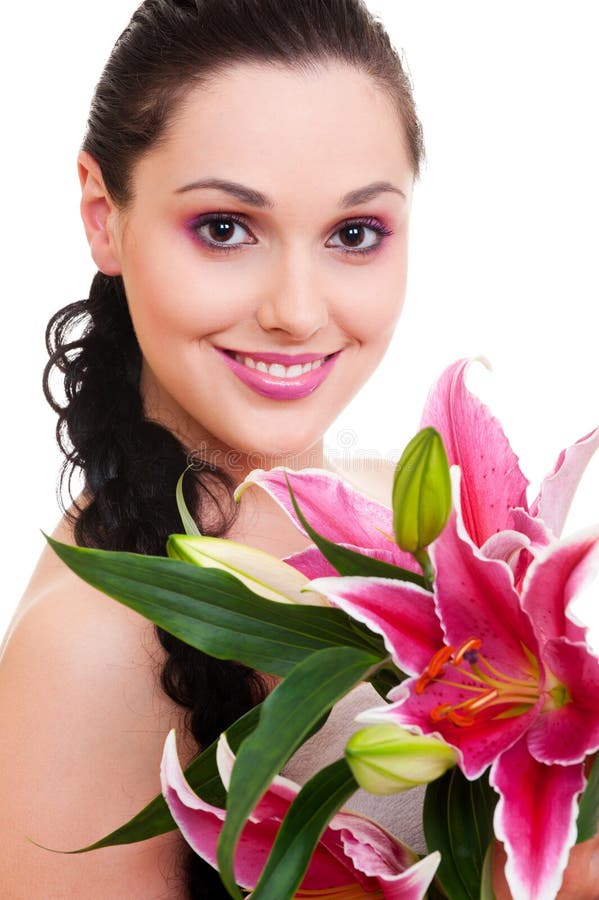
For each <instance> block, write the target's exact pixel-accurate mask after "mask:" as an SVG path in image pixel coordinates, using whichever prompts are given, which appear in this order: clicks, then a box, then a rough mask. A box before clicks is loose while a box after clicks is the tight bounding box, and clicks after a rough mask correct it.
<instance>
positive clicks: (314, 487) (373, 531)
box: [235, 466, 420, 578]
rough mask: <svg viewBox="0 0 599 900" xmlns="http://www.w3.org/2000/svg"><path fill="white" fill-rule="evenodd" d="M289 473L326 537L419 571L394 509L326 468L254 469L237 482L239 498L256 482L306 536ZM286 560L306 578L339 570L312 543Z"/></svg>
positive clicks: (309, 517) (300, 500)
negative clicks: (402, 544) (397, 532)
mask: <svg viewBox="0 0 599 900" xmlns="http://www.w3.org/2000/svg"><path fill="white" fill-rule="evenodd" d="M285 476H287V477H288V478H289V483H290V484H291V488H292V490H293V493H294V494H295V497H296V499H297V502H298V505H299V507H300V509H301V511H302V513H303V514H304V516H305V517H306V519H307V520H308V522H309V523H310V525H311V526H312V527H313V528H314V529H315V530H316V531H318V533H319V534H321V535H322V536H323V537H325V538H327V539H328V540H329V541H333V542H334V543H335V544H340V545H341V546H342V547H349V548H350V549H351V550H355V551H356V552H358V553H362V554H364V555H366V556H371V557H373V558H375V559H380V560H383V561H384V562H388V563H391V564H392V565H395V566H400V567H401V568H403V569H407V570H408V571H410V572H414V573H417V574H420V566H419V565H418V564H417V563H416V561H415V560H414V557H413V556H412V555H411V554H410V553H404V551H403V550H400V549H399V547H398V546H397V544H396V543H395V540H394V537H393V514H392V511H391V508H390V507H387V506H384V505H383V504H382V503H379V502H378V501H377V500H375V499H373V498H372V497H369V496H368V495H367V494H365V493H362V492H361V491H359V490H357V489H356V488H354V487H353V486H352V485H350V484H349V483H348V482H347V481H344V480H343V478H341V477H340V476H339V475H335V474H334V473H333V472H329V471H327V470H326V469H314V468H306V469H300V470H299V471H295V470H294V469H288V468H286V467H285V466H275V467H274V468H272V469H270V470H269V471H265V470H264V469H254V470H253V471H252V472H250V474H249V475H248V476H247V478H245V480H244V481H242V482H241V484H240V485H239V486H238V488H237V490H236V492H235V498H236V499H239V497H240V496H241V494H242V493H243V492H244V491H245V490H246V489H247V488H248V487H249V486H250V485H252V484H255V485H257V486H258V487H261V488H262V489H263V490H265V491H266V492H267V493H268V494H270V496H271V497H272V498H273V500H274V501H275V502H276V503H278V504H279V506H280V507H281V508H282V509H283V510H284V511H285V512H286V513H287V515H288V516H289V518H290V519H291V521H292V522H293V524H294V525H295V526H296V527H297V528H298V529H299V530H300V531H301V532H302V534H304V535H306V532H305V530H304V528H303V526H302V525H301V523H300V521H299V519H298V517H297V515H296V512H295V510H294V508H293V503H292V502H291V497H290V495H289V489H288V487H287V482H286V480H285ZM390 502H391V492H389V503H390ZM306 536H307V535H306ZM283 561H284V562H286V563H288V564H289V565H291V566H293V567H294V568H295V569H298V570H299V571H300V572H302V574H304V575H305V576H306V577H307V578H319V577H324V576H327V575H337V571H336V570H335V569H334V568H333V566H332V565H331V564H330V563H329V562H328V561H327V560H326V559H325V557H324V556H323V555H322V553H321V552H320V550H319V549H318V548H317V547H315V546H314V545H313V546H311V547H308V548H307V549H306V550H301V551H300V552H299V553H293V554H292V555H291V556H288V557H286V558H285V559H284V560H283Z"/></svg>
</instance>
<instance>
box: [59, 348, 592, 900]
mask: <svg viewBox="0 0 599 900" xmlns="http://www.w3.org/2000/svg"><path fill="white" fill-rule="evenodd" d="M468 365H469V362H468V361H467V360H460V361H459V362H457V363H455V364H454V365H452V366H451V367H449V368H448V369H447V370H446V371H445V372H444V373H443V375H442V376H441V378H440V379H439V381H438V382H437V384H436V385H435V386H434V387H433V389H432V391H431V393H430V394H429V397H428V400H427V403H426V406H425V410H424V414H423V418H422V423H421V430H420V431H419V432H418V434H417V435H416V437H415V438H414V439H413V440H412V441H411V442H410V444H409V445H408V447H407V448H406V450H405V451H404V454H403V455H402V457H401V459H400V460H399V462H398V464H397V466H396V470H395V476H394V483H393V493H392V497H391V503H390V507H389V508H387V507H385V506H384V505H382V504H380V503H378V502H376V501H375V500H374V499H371V498H369V497H368V496H366V495H365V494H363V493H361V492H359V491H357V490H355V489H354V488H352V487H351V486H350V485H349V484H347V483H346V482H345V481H344V480H343V479H341V478H340V477H338V476H337V475H335V474H332V473H331V472H328V471H324V470H319V469H304V470H300V471H293V470H287V469H285V468H275V469H272V470H270V471H263V470H255V471H253V472H252V473H251V474H250V475H249V476H248V477H247V478H246V479H245V481H244V482H243V483H242V484H241V485H240V486H239V488H238V490H237V495H236V496H237V498H238V499H239V498H240V497H241V496H242V494H243V492H244V491H245V490H248V489H250V487H252V486H253V487H259V488H261V489H263V490H265V491H267V492H268V493H269V494H270V496H271V497H272V499H273V501H274V502H276V503H278V504H280V506H281V507H282V508H283V509H284V510H285V511H286V512H287V514H288V515H289V516H290V517H291V519H292V521H293V522H294V523H295V524H296V526H297V527H298V528H299V529H300V530H302V531H303V533H304V534H305V535H307V536H308V537H309V538H310V539H311V540H312V541H313V543H312V545H311V546H310V547H309V548H308V549H307V550H305V551H302V552H300V553H297V554H294V555H293V556H291V557H289V558H287V559H286V560H278V559H275V558H274V557H272V556H269V555H268V554H266V553H263V552H261V551H258V550H255V549H253V548H250V547H245V546H243V545H240V544H235V543H234V542H231V541H227V540H220V539H216V538H209V537H204V536H202V535H200V534H199V533H198V532H197V528H196V527H195V524H194V522H193V520H192V519H191V517H190V515H189V513H188V511H187V510H186V508H185V505H184V503H183V500H182V492H181V490H180V486H179V489H178V500H179V505H180V510H181V515H182V520H183V524H184V528H185V531H186V532H187V533H186V534H185V535H172V536H171V537H170V539H169V542H168V548H167V549H168V557H167V558H156V557H145V556H139V555H136V554H130V553H114V552H107V551H98V550H89V549H82V548H74V547H69V546H66V545H63V544H59V543H57V542H55V541H51V543H52V546H53V547H54V549H55V550H56V552H57V553H58V555H59V556H60V557H61V559H63V560H64V561H65V563H66V564H67V565H69V566H70V567H71V568H72V569H73V570H74V571H76V572H77V573H78V574H79V575H80V576H81V577H82V578H84V579H85V580H86V581H88V582H90V583H91V584H93V585H94V586H95V587H97V588H99V589H101V590H103V591H105V592H106V593H107V594H109V595H110V596H111V597H113V598H115V599H116V600H119V601H120V602H122V603H125V604H127V605H128V606H130V607H132V608H133V609H135V610H137V611H138V612H140V613H141V614H143V615H144V616H146V617H147V618H149V619H151V620H152V621H153V622H155V623H156V624H157V625H159V626H160V627H162V628H164V629H166V630H168V631H169V632H171V633H172V634H174V635H176V636H177V637H179V638H181V639H182V640H184V641H186V642H187V643H188V644H191V645H192V646H194V647H197V648H199V649H201V650H203V651H205V652H207V653H209V654H211V655H213V656H217V657H220V658H228V659H235V660H238V661H240V662H243V663H245V664H247V665H249V666H252V667H253V668H256V669H259V670H261V671H263V672H267V673H270V674H272V675H275V676H278V677H279V678H280V679H281V680H280V681H279V683H278V685H277V687H276V688H275V689H274V690H273V691H272V693H271V694H270V695H269V696H268V697H267V699H266V700H264V701H263V703H261V704H260V705H259V706H258V707H256V708H254V709H252V710H251V711H250V712H249V713H247V714H246V715H245V716H243V718H241V719H239V720H238V721H237V722H236V723H234V724H233V725H232V726H231V727H230V728H229V729H228V730H227V732H226V733H225V734H223V735H221V737H220V739H219V740H218V741H217V742H216V743H215V744H214V745H212V746H210V747H208V748H206V749H205V750H204V751H203V752H202V753H201V754H200V755H199V756H197V757H196V759H195V760H194V761H193V762H192V763H191V765H190V766H189V767H188V768H187V770H186V771H185V772H183V771H182V770H181V767H180V765H179V761H178V758H177V750H176V742H175V735H174V733H171V734H170V735H169V737H168V739H167V741H166V745H165V750H164V757H163V765H162V773H161V774H162V786H163V792H162V795H160V796H158V797H157V798H155V800H154V801H152V803H150V804H149V805H148V806H147V807H146V808H145V809H144V810H141V811H140V813H139V814H138V815H137V816H136V817H135V818H134V819H132V820H131V821H130V822H128V823H126V824H125V825H123V826H122V827H121V828H119V829H118V830H117V831H115V832H113V833H112V834H110V835H108V836H107V837H105V838H103V839H101V840H99V841H98V842H97V843H95V844H94V845H92V846H91V847H88V848H85V849H87V850H91V849H95V848H99V847H103V846H109V845H112V844H117V843H127V842H132V841H139V840H144V839H146V838H148V837H151V836H153V835H156V834H159V833H162V832H165V831H167V830H169V829H173V828H175V827H179V829H180V830H181V832H182V834H183V835H184V837H185V838H186V840H187V841H188V842H189V844H190V845H191V846H192V847H193V849H194V850H195V851H196V852H197V853H199V854H200V855H201V856H202V857H204V858H205V859H206V860H207V861H208V862H210V863H211V864H212V865H213V866H215V867H217V868H218V869H219V872H220V875H221V878H222V881H223V883H224V884H225V886H226V887H227V889H228V891H229V893H230V895H231V896H232V897H237V898H241V896H242V893H241V891H243V892H247V891H251V892H252V893H251V896H252V897H253V898H254V900H266V898H270V900H287V898H292V897H294V898H309V897H328V898H338V900H341V898H347V900H349V898H359V897H364V898H375V897H384V898H387V900H391V898H392V900H399V898H420V897H423V896H425V895H426V894H427V891H429V890H430V891H431V895H434V896H446V897H449V898H452V900H457V898H470V897H472V898H478V897H482V898H485V897H487V898H492V897H493V889H492V879H491V867H492V854H493V848H494V844H495V839H498V840H500V841H502V842H503V844H504V847H505V852H506V854H507V863H506V867H505V875H506V880H507V883H508V885H509V888H510V890H511V892H512V894H513V896H514V897H516V898H518V900H520V898H531V900H532V898H534V900H541V898H553V897H555V896H556V894H557V892H558V890H559V887H560V884H561V881H562V877H563V872H564V870H565V867H566V865H567V862H568V857H569V854H570V851H571V849H572V847H573V846H574V844H575V843H576V842H577V841H582V840H585V839H587V838H589V837H591V836H592V835H593V834H594V833H595V831H596V829H597V824H598V819H599V763H597V762H596V761H595V759H594V754H595V752H596V751H597V749H598V748H599V705H598V704H597V696H598V695H599V659H598V658H597V656H596V655H595V654H594V653H593V651H592V650H591V648H590V646H589V643H588V641H587V634H586V629H585V627H584V626H583V624H581V623H580V622H579V621H577V619H576V618H575V616H574V615H573V613H572V612H571V603H572V601H573V600H574V599H575V597H576V596H577V594H578V592H579V591H581V590H582V589H583V587H584V586H585V585H586V584H587V583H588V582H589V579H590V578H591V577H592V576H593V575H594V573H595V569H596V566H597V561H598V560H599V526H595V527H593V528H589V529H588V530H585V531H583V532H581V533H578V534H576V535H573V536H570V537H566V538H561V537H560V535H561V531H562V528H563V525H564V522H565V518H566V514H567V512H568V509H569V506H570V502H571V499H572V495H573V492H574V489H575V487H576V485H577V483H578V481H579V478H580V476H581V474H582V472H583V470H584V467H585V466H586V464H587V462H588V460H589V459H590V457H591V455H592V454H593V452H594V451H595V449H596V447H597V446H598V445H599V429H597V430H595V431H593V432H592V433H591V434H589V435H586V436H585V437H584V438H582V439H581V440H579V441H578V442H577V443H576V444H574V445H573V446H572V447H570V448H569V449H567V450H566V451H564V452H562V453H561V454H560V456H559V457H558V460H557V463H556V465H555V468H554V470H553V471H552V472H551V473H550V475H549V476H548V477H547V478H545V480H544V481H543V483H542V485H541V488H540V491H539V494H538V496H537V498H536V499H535V500H534V501H533V502H532V503H531V504H530V505H529V504H528V503H527V494H526V489H527V486H528V482H527V480H526V479H525V477H524V475H523V474H522V472H521V471H520V468H519V465H518V460H517V457H516V456H515V454H514V453H513V451H512V449H511V447H510V445H509V443H508V441H507V439H506V437H505V435H504V433H503V431H502V429H501V426H500V424H499V422H498V421H497V419H495V418H494V417H493V416H492V415H491V413H490V412H489V410H488V409H487V408H486V407H485V406H484V405H483V404H482V403H481V402H480V401H479V400H478V399H477V398H476V397H475V396H474V395H473V394H472V393H471V392H470V391H469V390H468V389H467V387H466V385H465V375H466V371H467V368H468ZM362 681H370V682H371V684H372V685H373V686H374V687H375V688H376V690H377V691H378V693H379V694H380V703H379V704H378V705H376V706H375V707H374V708H372V709H371V710H368V711H366V712H363V713H361V714H360V716H359V719H360V721H361V722H362V723H364V725H365V727H364V728H362V729H361V730H359V731H358V732H356V733H355V734H354V735H353V736H352V737H351V738H350V740H349V742H348V744H347V747H346V750H345V755H344V756H343V758H341V759H339V760H338V761H336V762H334V763H333V764H332V765H329V766H327V767H326V768H324V769H322V770H321V771H318V772H316V774H315V775H314V776H313V777H312V778H311V779H310V780H309V781H308V782H307V784H305V785H304V786H303V787H302V788H301V789H300V788H299V787H298V786H297V785H295V784H294V783H292V782H290V781H289V780H288V779H286V778H283V777H281V776H280V772H281V770H282V769H283V767H284V766H285V765H286V763H287V762H288V760H289V759H290V758H291V756H292V755H293V754H294V753H295V752H296V751H297V750H298V748H299V747H300V746H301V745H302V744H303V743H304V742H305V741H306V740H307V739H308V738H309V737H310V736H311V735H312V734H313V733H314V732H315V731H316V730H317V729H319V728H320V727H321V725H322V724H323V721H324V720H325V719H326V717H327V715H328V714H329V712H330V710H331V709H332V707H333V706H334V705H335V704H336V703H337V702H338V701H339V700H340V699H341V698H342V697H343V696H344V695H345V694H347V693H348V692H349V691H350V690H352V689H353V688H354V687H355V686H356V685H357V684H359V683H360V682H362ZM423 783H426V784H427V785H428V786H427V789H426V800H425V803H424V810H423V823H424V833H425V836H426V841H427V846H428V850H429V852H428V855H426V856H424V857H422V858H421V857H419V856H418V854H416V853H415V852H413V851H412V850H411V849H410V848H409V847H407V846H406V845H405V844H403V843H402V842H401V841H400V840H398V839H397V838H396V837H394V836H392V835H391V834H390V833H389V832H388V831H386V830H385V829H383V828H382V827H380V826H379V825H377V824H376V823H375V822H373V821H370V820H368V819H366V818H365V817H363V816H360V815H357V814H354V813H352V812H349V811H347V810H345V809H344V808H343V807H344V804H345V803H346V802H348V801H349V800H350V798H351V795H352V794H353V793H354V791H355V790H356V788H357V787H358V786H361V787H363V788H365V789H366V790H368V791H371V792H373V793H377V794H390V793H394V792H397V791H403V790H409V789H410V788H412V787H413V786H414V785H416V784H423ZM548 819H550V827H549V826H548V824H547V822H548ZM240 888H241V891H240Z"/></svg>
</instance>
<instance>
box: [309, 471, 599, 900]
mask: <svg viewBox="0 0 599 900" xmlns="http://www.w3.org/2000/svg"><path fill="white" fill-rule="evenodd" d="M452 474H453V476H454V479H455V481H454V504H455V510H454V512H453V513H452V516H451V518H450V521H449V523H448V525H447V527H446V528H445V530H444V531H443V533H442V534H441V535H440V537H439V538H438V539H437V540H436V541H435V543H434V544H433V545H432V547H431V548H430V553H431V558H432V560H433V565H434V567H435V570H436V575H435V584H434V595H433V596H431V594H429V593H427V592H426V591H424V590H422V589H421V588H419V587H418V586H417V585H413V584H408V583H406V582H400V581H395V580H392V579H385V578H359V577H352V578H322V579H318V580H316V581H313V582H311V583H310V585H309V587H310V589H311V590H316V591H322V592H323V593H324V594H326V596H327V598H328V599H329V601H330V602H331V603H332V604H333V605H334V606H338V607H340V608H341V609H344V610H345V611H346V612H348V613H349V614H350V615H352V616H354V617H355V618H357V619H359V620H360V621H363V622H365V623H366V624H367V625H369V627H370V628H372V630H373V631H376V632H378V633H380V634H382V635H383V636H384V639H385V643H386V645H387V647H388V649H389V651H390V653H391V655H392V657H393V659H394V661H395V662H396V664H397V665H398V666H399V667H400V668H401V669H403V671H405V672H408V673H409V674H410V675H411V676H412V677H411V678H409V679H407V680H406V681H404V682H403V683H402V684H401V685H399V686H398V687H397V688H394V689H393V690H392V691H391V692H390V693H389V695H388V696H389V700H390V701H391V703H390V705H388V706H386V707H382V708H378V709H375V710H370V711H367V712H365V713H362V714H361V715H360V716H359V719H360V720H362V721H369V722H394V723H396V724H400V725H402V726H404V727H409V728H413V729H414V730H416V731H417V732H420V733H424V734H434V735H437V736H441V737H442V738H444V739H445V740H446V741H447V742H448V743H449V744H450V745H452V746H453V747H455V748H456V750H457V751H458V753H459V756H460V762H459V765H460V768H461V769H462V771H463V772H464V774H465V775H466V777H467V778H470V779H475V778H478V777H479V776H480V775H481V774H482V773H483V772H484V771H485V770H486V769H487V767H488V766H489V765H491V771H490V782H491V784H492V785H493V787H494V788H495V789H496V791H497V792H498V793H499V795H500V800H499V803H498V805H497V809H496V813H495V834H496V836H497V837H498V838H499V839H500V840H502V841H503V842H504V844H505V848H506V852H507V864H506V878H507V881H508V884H509V886H510V889H511V891H512V893H513V896H514V897H517V898H518V900H550V898H553V897H555V896H556V894H557V892H558V890H559V886H560V884H561V881H562V877H563V872H564V869H565V867H566V864H567V861H568V856H569V852H570V849H571V847H572V846H573V844H574V842H575V840H576V817H577V799H578V796H579V794H580V792H581V791H582V790H583V788H584V784H585V777H584V760H585V758H586V757H587V755H589V754H592V753H594V752H595V751H596V750H597V749H599V705H598V703H597V697H598V696H599V660H598V659H597V658H596V656H594V655H593V654H592V653H591V651H590V649H589V647H588V646H587V644H586V642H585V629H584V628H583V627H582V626H581V625H580V624H579V623H578V622H576V620H575V619H574V617H573V616H572V615H571V613H569V611H568V607H569V604H570V602H571V601H572V599H573V598H574V597H575V595H576V594H577V592H578V591H579V590H581V589H583V588H584V586H585V584H586V583H587V582H588V581H589V579H590V578H591V577H592V576H593V575H594V574H595V572H596V570H597V566H598V565H599V526H596V527H595V528H593V529H591V530H588V531H586V532H584V533H581V534H578V535H574V536H572V537H570V538H568V539H567V540H562V541H557V540H553V541H552V542H551V543H550V544H549V545H548V546H547V547H546V548H545V549H544V550H543V551H542V552H540V553H538V555H537V556H536V558H535V559H533V561H532V562H531V563H530V566H529V567H528V569H527V571H526V574H525V576H524V580H523V584H522V587H521V590H516V587H515V585H514V578H513V573H512V571H511V569H510V567H509V565H508V564H507V563H506V562H504V561H503V560H498V559H490V558H489V557H487V556H485V554H484V553H483V552H482V551H481V549H480V548H479V547H477V545H476V543H475V542H474V541H473V540H472V538H471V536H470V534H469V533H468V530H467V528H466V526H465V524H464V522H463V519H462V516H461V511H460V503H459V497H460V490H459V488H460V485H459V480H458V476H459V471H458V470H457V469H456V468H454V469H453V473H452Z"/></svg>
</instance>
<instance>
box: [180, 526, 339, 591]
mask: <svg viewBox="0 0 599 900" xmlns="http://www.w3.org/2000/svg"><path fill="white" fill-rule="evenodd" d="M166 552H167V553H168V555H169V556H170V557H171V558H172V559H179V560H182V561H183V562H187V563H191V564H192V565H194V566H204V567H207V568H211V569H222V570H223V571H224V572H229V574H230V575H234V576H235V578H237V579H238V580H239V581H242V582H243V583H244V584H245V585H246V587H248V588H249V589H250V590H251V591H253V592H254V593H255V594H259V595H260V596H261V597H265V598H266V599H267V600H275V601H276V602H278V603H299V604H302V605H304V606H307V605H310V606H323V605H327V601H326V600H325V598H324V597H322V596H321V595H320V594H316V593H314V591H305V590H303V588H304V587H305V585H306V584H307V583H308V580H309V579H308V578H306V576H305V575H302V573H301V572H299V571H298V570H297V569H294V568H293V566H290V565H289V564H288V563H286V562H283V561H282V560H281V559H278V558H277V557H276V556H272V555H271V554H270V553H266V552H265V551H264V550H257V549H256V548H255V547H249V546H247V545H246V544H238V543H237V542H236V541H230V540H225V539H224V538H215V537H207V536H204V535H200V536H195V535H184V534H171V536H170V537H169V539H168V542H167V545H166Z"/></svg>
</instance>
